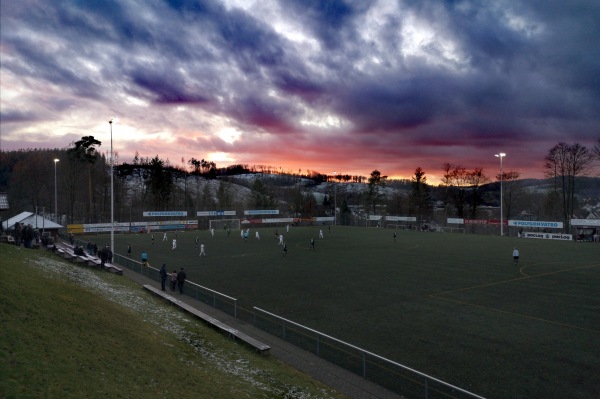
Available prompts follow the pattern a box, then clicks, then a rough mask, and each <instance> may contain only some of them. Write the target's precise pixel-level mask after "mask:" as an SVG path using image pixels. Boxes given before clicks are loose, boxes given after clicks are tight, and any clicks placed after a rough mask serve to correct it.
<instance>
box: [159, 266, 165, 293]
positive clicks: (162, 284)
mask: <svg viewBox="0 0 600 399" xmlns="http://www.w3.org/2000/svg"><path fill="white" fill-rule="evenodd" d="M159 274H160V288H161V289H162V290H163V291H165V283H166V282H167V265H166V264H165V263H163V265H162V266H161V267H160V271H159Z"/></svg>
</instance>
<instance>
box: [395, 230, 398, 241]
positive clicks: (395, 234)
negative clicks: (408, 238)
mask: <svg viewBox="0 0 600 399" xmlns="http://www.w3.org/2000/svg"><path fill="white" fill-rule="evenodd" d="M397 236H398V235H397V234H396V232H395V231H394V242H396V237H397Z"/></svg>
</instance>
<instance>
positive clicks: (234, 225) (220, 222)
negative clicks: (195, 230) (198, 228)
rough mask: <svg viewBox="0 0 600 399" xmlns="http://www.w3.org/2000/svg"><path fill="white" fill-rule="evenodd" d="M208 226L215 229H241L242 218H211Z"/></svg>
mask: <svg viewBox="0 0 600 399" xmlns="http://www.w3.org/2000/svg"><path fill="white" fill-rule="evenodd" d="M208 228H209V229H215V230H219V229H220V230H225V229H232V230H239V229H240V219H217V220H210V221H209V223H208Z"/></svg>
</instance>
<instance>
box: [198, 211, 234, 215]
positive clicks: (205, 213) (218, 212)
mask: <svg viewBox="0 0 600 399" xmlns="http://www.w3.org/2000/svg"><path fill="white" fill-rule="evenodd" d="M235 215H236V211H201V212H196V216H235Z"/></svg>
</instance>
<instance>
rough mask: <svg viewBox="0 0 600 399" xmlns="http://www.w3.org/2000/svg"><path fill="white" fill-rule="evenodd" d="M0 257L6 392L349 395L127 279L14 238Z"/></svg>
mask: <svg viewBox="0 0 600 399" xmlns="http://www.w3.org/2000/svg"><path fill="white" fill-rule="evenodd" d="M0 264H2V274H3V277H2V279H0V314H2V319H1V320H2V322H1V328H0V397H3V398H24V397H45V398H82V397H86V398H100V397H102V398H105V397H110V398H125V397H126V398H148V397H154V398H178V399H180V398H183V399H185V398H190V399H191V398H199V397H206V398H223V399H225V398H231V397H253V398H281V397H286V398H341V397H342V396H340V395H337V394H335V393H334V392H332V391H330V390H329V389H327V388H325V387H324V386H322V385H320V384H318V383H316V382H315V381H313V380H311V379H309V378H308V377H306V376H305V375H302V374H299V373H298V372H296V371H295V370H292V369H290V368H289V367H287V366H285V365H283V364H281V363H280V362H278V361H276V360H275V359H273V358H264V357H260V356H258V355H256V354H254V353H252V352H249V351H248V350H247V349H246V348H245V347H241V346H239V345H238V344H236V343H235V342H233V341H230V340H228V339H227V338H226V337H224V336H222V335H220V334H219V333H217V332H216V331H214V330H212V329H210V328H208V327H206V326H204V325H202V324H199V323H198V322H196V321H194V320H193V319H190V318H188V317H187V316H185V315H184V314H182V313H179V312H177V311H174V310H173V308H171V307H168V306H167V305H164V304H163V303H162V302H160V301H158V300H155V299H154V298H152V297H150V296H148V295H147V294H144V292H143V291H142V290H140V288H139V287H138V286H136V285H134V284H133V283H131V282H130V281H128V280H126V279H124V278H123V277H119V276H116V275H112V274H109V273H101V272H97V271H92V270H88V269H82V268H79V267H77V266H74V265H72V264H69V263H65V262H64V261H62V260H60V259H57V258H56V257H54V256H53V255H50V254H48V253H43V252H39V251H28V250H24V249H20V250H19V249H17V248H16V247H14V246H10V245H6V244H1V248H0Z"/></svg>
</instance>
